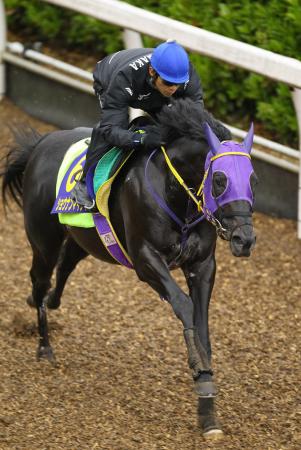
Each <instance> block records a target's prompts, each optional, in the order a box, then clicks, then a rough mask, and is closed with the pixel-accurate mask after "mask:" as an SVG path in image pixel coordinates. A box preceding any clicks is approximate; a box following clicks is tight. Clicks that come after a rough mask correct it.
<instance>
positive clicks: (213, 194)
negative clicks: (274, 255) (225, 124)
mask: <svg viewBox="0 0 301 450" xmlns="http://www.w3.org/2000/svg"><path fill="white" fill-rule="evenodd" d="M205 133H206V138H207V141H208V144H209V146H210V151H209V153H208V155H207V158H206V163H205V177H204V185H203V207H204V213H205V215H206V218H207V220H209V221H210V222H212V223H213V224H214V225H215V226H216V228H217V232H218V234H219V236H220V237H222V238H223V239H226V240H227V241H229V242H230V248H231V251H232V253H233V255H234V256H250V253H251V250H252V248H253V247H254V245H255V241H256V236H255V233H254V231H253V225H252V210H253V203H254V188H255V185H256V183H257V177H256V175H255V172H254V169H253V166H252V162H251V156H250V152H251V148H252V144H253V136H254V131H253V125H252V126H251V128H250V130H249V132H248V134H247V136H246V138H245V140H244V141H243V142H242V143H237V142H234V141H223V142H220V140H219V139H218V137H217V136H216V135H215V134H214V132H213V131H212V129H211V128H210V126H209V125H208V124H207V123H206V124H205Z"/></svg>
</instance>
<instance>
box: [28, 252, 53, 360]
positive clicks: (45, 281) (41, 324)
mask: <svg viewBox="0 0 301 450" xmlns="http://www.w3.org/2000/svg"><path fill="white" fill-rule="evenodd" d="M55 250H56V251H54V249H52V252H49V254H48V256H47V257H46V256H45V255H44V254H42V253H41V252H40V251H39V250H37V249H36V248H34V247H33V260H32V267H31V270H30V276H31V281H32V301H33V304H34V305H35V306H36V308H37V315H38V328H39V345H38V350H37V358H38V359H40V358H46V359H48V360H49V361H53V360H54V354H53V351H52V348H51V346H50V344H49V337H48V325H47V314H46V306H45V303H44V301H43V300H44V297H45V295H46V293H47V291H48V289H49V288H50V285H51V282H50V279H51V275H52V272H53V269H54V267H55V264H56V261H57V258H58V253H59V248H56V249H55Z"/></svg>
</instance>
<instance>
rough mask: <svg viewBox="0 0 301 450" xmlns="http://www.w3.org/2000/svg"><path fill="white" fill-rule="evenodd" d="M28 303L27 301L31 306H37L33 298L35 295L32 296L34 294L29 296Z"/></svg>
mask: <svg viewBox="0 0 301 450" xmlns="http://www.w3.org/2000/svg"><path fill="white" fill-rule="evenodd" d="M26 303H27V305H28V306H30V307H31V308H35V307H36V304H35V302H34V299H33V296H32V295H29V296H28V297H27V299H26Z"/></svg>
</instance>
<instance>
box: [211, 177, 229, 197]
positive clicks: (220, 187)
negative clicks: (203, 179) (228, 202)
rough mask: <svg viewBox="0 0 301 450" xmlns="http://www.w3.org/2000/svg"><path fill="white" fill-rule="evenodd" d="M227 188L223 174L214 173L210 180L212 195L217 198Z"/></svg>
mask: <svg viewBox="0 0 301 450" xmlns="http://www.w3.org/2000/svg"><path fill="white" fill-rule="evenodd" d="M226 187H227V177H226V175H225V174H224V173H223V172H214V174H213V178H212V195H213V197H215V198H216V197H219V196H220V195H222V193H223V192H224V191H225V189H226Z"/></svg>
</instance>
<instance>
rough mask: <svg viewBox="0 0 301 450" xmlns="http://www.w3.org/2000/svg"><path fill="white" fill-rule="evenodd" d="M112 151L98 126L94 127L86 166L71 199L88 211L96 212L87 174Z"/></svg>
mask: <svg viewBox="0 0 301 450" xmlns="http://www.w3.org/2000/svg"><path fill="white" fill-rule="evenodd" d="M109 149H110V145H109V144H107V143H106V142H105V141H104V140H103V137H102V135H101V133H100V132H99V128H98V126H96V127H94V128H93V130H92V135H91V142H90V145H89V147H88V150H87V155H86V163H85V166H84V170H83V174H82V177H81V178H80V180H79V181H77V183H76V185H75V187H74V188H73V189H72V191H71V198H72V200H74V201H75V202H76V203H78V204H79V205H81V206H83V207H84V208H86V209H87V210H89V211H91V210H94V211H96V206H95V201H94V200H92V199H91V197H90V196H89V194H88V191H87V186H86V182H85V179H86V174H87V172H88V170H89V168H90V167H92V166H93V165H96V164H97V162H98V161H99V160H100V158H101V157H102V156H103V155H104V154H105V153H106V152H107V151H108V150H109Z"/></svg>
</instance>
